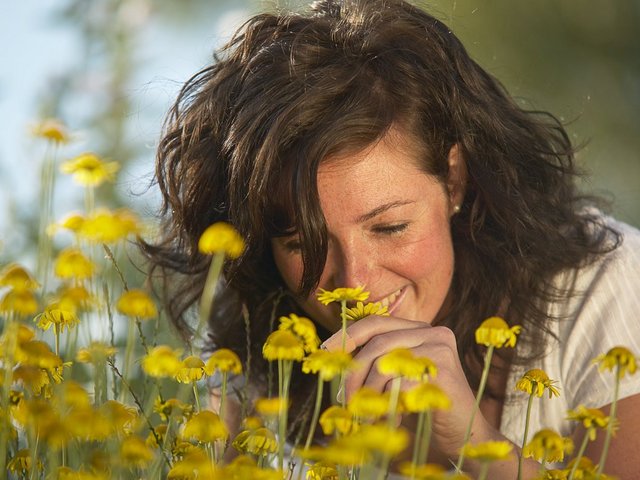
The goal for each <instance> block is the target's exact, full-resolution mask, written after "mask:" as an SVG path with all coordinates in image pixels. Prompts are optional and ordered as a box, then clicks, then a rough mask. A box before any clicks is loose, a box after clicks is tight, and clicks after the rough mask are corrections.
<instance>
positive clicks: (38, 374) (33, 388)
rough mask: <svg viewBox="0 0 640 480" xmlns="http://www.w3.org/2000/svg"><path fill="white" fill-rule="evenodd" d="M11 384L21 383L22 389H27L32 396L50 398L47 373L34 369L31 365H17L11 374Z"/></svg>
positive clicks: (49, 382) (49, 381)
mask: <svg viewBox="0 0 640 480" xmlns="http://www.w3.org/2000/svg"><path fill="white" fill-rule="evenodd" d="M12 379H13V382H22V384H23V385H24V388H26V389H28V390H29V391H30V392H31V393H33V395H35V396H36V397H39V396H40V395H42V394H44V395H43V396H44V397H45V398H47V397H50V396H51V391H50V388H49V385H50V384H51V380H50V378H49V375H47V371H46V370H44V369H42V368H38V367H34V366H33V365H19V366H18V367H16V368H15V369H14V370H13V372H12Z"/></svg>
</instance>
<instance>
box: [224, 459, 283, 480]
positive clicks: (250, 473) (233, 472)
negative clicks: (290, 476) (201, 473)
mask: <svg viewBox="0 0 640 480" xmlns="http://www.w3.org/2000/svg"><path fill="white" fill-rule="evenodd" d="M217 472H218V476H217V477H216V478H220V479H229V480H282V479H283V478H286V475H284V474H283V472H282V471H279V470H271V469H266V468H261V467H259V466H258V465H256V462H255V460H254V459H253V458H251V457H249V456H247V455H238V456H237V457H236V458H234V459H233V460H232V461H231V463H229V464H228V465H225V466H224V467H222V468H221V469H220V470H218V471H217Z"/></svg>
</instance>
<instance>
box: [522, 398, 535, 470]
mask: <svg viewBox="0 0 640 480" xmlns="http://www.w3.org/2000/svg"><path fill="white" fill-rule="evenodd" d="M533 395H534V394H533V391H532V392H531V394H530V395H529V401H528V402H527V416H526V417H525V421H524V436H523V437H522V448H521V450H520V455H519V456H518V480H522V461H523V459H524V455H523V453H522V452H523V450H524V446H525V445H526V444H527V437H528V436H529V419H530V418H531V405H532V404H533Z"/></svg>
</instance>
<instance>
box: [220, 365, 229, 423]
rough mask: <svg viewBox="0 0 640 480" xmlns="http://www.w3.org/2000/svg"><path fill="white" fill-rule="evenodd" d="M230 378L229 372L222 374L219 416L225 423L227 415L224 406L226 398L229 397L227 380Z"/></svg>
mask: <svg viewBox="0 0 640 480" xmlns="http://www.w3.org/2000/svg"><path fill="white" fill-rule="evenodd" d="M228 376H229V372H222V385H221V387H220V411H219V412H218V415H219V416H220V420H221V421H222V422H224V418H225V414H224V406H225V405H224V404H225V402H224V401H225V398H226V396H227V378H228Z"/></svg>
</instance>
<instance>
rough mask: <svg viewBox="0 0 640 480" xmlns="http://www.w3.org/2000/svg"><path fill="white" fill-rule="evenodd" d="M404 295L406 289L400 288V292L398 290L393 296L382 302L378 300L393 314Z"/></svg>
mask: <svg viewBox="0 0 640 480" xmlns="http://www.w3.org/2000/svg"><path fill="white" fill-rule="evenodd" d="M403 293H404V287H402V288H400V289H399V290H396V291H395V292H393V293H392V294H391V295H387V296H386V297H384V298H383V299H382V300H378V302H379V303H380V305H382V306H383V307H387V308H388V310H389V313H391V312H392V311H393V310H395V308H396V306H397V305H398V304H399V302H398V300H399V299H400V298H401V297H402V294H403Z"/></svg>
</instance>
